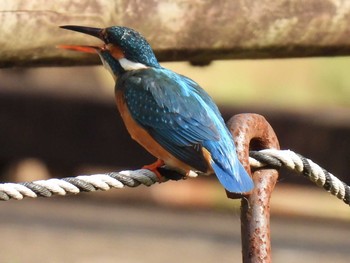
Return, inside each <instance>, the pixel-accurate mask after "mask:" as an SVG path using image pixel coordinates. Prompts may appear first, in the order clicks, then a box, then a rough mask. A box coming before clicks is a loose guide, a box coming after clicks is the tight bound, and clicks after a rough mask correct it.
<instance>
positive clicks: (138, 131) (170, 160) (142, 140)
mask: <svg viewBox="0 0 350 263" xmlns="http://www.w3.org/2000/svg"><path fill="white" fill-rule="evenodd" d="M116 101H117V107H118V110H119V112H120V114H121V116H122V119H123V121H124V123H125V126H126V129H127V130H128V132H129V133H130V135H131V138H133V139H134V140H135V141H137V142H138V143H139V144H141V145H142V146H143V147H144V148H145V149H146V150H147V151H148V152H149V153H151V154H152V155H153V156H155V157H156V158H158V159H160V160H163V161H164V163H166V164H167V165H169V166H171V167H174V168H175V169H180V170H182V171H184V172H188V171H189V170H194V169H193V168H192V167H190V166H189V165H187V164H185V163H184V162H182V161H180V160H179V159H177V158H176V157H174V156H173V155H172V154H171V153H169V152H168V151H167V150H165V149H164V148H163V147H162V146H161V145H160V144H159V143H158V142H156V141H155V140H154V139H153V138H152V137H151V136H150V135H149V133H148V132H147V131H146V130H145V129H143V128H142V127H141V126H140V125H138V124H137V123H136V121H135V120H134V119H133V118H132V117H131V114H130V112H129V109H128V107H127V105H126V103H125V101H124V96H123V94H122V92H121V91H117V92H116Z"/></svg>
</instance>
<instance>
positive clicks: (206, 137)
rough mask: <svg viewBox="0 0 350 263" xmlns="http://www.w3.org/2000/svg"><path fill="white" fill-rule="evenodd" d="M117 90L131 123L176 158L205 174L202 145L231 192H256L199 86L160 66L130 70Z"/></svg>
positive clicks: (119, 83) (218, 174)
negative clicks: (121, 96)
mask: <svg viewBox="0 0 350 263" xmlns="http://www.w3.org/2000/svg"><path fill="white" fill-rule="evenodd" d="M117 89H122V90H123V93H124V98H125V101H126V104H127V106H128V109H129V111H130V113H131V115H132V117H133V119H134V120H136V121H137V122H138V123H139V124H140V125H141V126H142V127H143V128H144V129H146V130H147V131H148V133H149V134H150V135H151V136H152V137H153V138H154V139H155V140H156V141H157V142H158V143H159V144H161V145H162V146H163V147H164V148H165V149H166V150H167V151H169V152H170V153H172V154H173V155H174V156H175V157H176V158H178V159H179V160H181V161H183V162H184V163H187V164H188V165H190V166H192V167H193V168H195V169H198V170H199V171H203V172H206V171H207V170H208V163H207V161H206V160H205V159H204V157H203V153H202V147H204V148H206V149H207V150H208V151H209V152H210V153H211V157H212V159H213V161H212V162H213V163H211V166H212V168H213V169H214V171H215V173H216V175H217V177H218V178H219V180H220V182H221V183H222V184H223V185H224V187H225V188H226V189H227V190H229V191H231V192H247V191H249V190H250V189H251V188H252V182H251V179H250V177H249V176H248V175H247V174H246V173H245V171H244V169H243V168H242V167H240V166H241V164H240V163H239V162H238V159H237V156H236V152H235V147H234V144H233V140H232V137H231V135H230V133H229V132H228V130H227V128H226V125H225V124H224V121H223V120H222V117H221V115H220V112H219V110H218V108H217V106H216V105H215V103H214V102H213V101H212V99H211V98H210V96H209V95H208V94H207V93H206V92H205V91H204V90H203V89H201V88H200V87H199V86H198V84H197V83H195V82H194V81H192V80H190V79H188V78H186V77H184V76H181V75H178V74H176V73H174V72H172V71H170V70H167V69H164V68H159V69H146V70H136V71H131V72H127V73H126V74H125V75H124V76H122V77H121V78H120V79H119V80H118V82H117ZM241 168H242V169H243V171H242V169H241Z"/></svg>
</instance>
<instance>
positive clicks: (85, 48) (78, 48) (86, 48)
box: [57, 45, 101, 53]
mask: <svg viewBox="0 0 350 263" xmlns="http://www.w3.org/2000/svg"><path fill="white" fill-rule="evenodd" d="M57 48H60V49H67V50H73V51H79V52H84V53H97V52H98V51H99V50H101V47H96V46H78V45H58V46H57Z"/></svg>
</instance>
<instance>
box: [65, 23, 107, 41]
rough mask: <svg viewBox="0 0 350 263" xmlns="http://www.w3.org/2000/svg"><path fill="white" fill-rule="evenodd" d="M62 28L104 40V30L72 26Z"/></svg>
mask: <svg viewBox="0 0 350 263" xmlns="http://www.w3.org/2000/svg"><path fill="white" fill-rule="evenodd" d="M60 28H63V29H68V30H72V31H76V32H80V33H83V34H87V35H90V36H94V37H97V38H99V39H101V40H103V36H102V31H103V29H102V28H96V27H87V26H72V25H67V26H60Z"/></svg>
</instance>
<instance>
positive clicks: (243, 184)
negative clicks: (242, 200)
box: [211, 159, 254, 193]
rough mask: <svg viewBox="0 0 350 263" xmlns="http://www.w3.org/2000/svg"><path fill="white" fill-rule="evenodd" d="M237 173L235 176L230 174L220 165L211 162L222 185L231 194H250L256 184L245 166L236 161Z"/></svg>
mask: <svg viewBox="0 0 350 263" xmlns="http://www.w3.org/2000/svg"><path fill="white" fill-rule="evenodd" d="M235 161H236V164H235V167H234V168H235V171H234V174H232V173H228V172H226V171H225V170H223V169H222V168H221V167H220V165H218V164H216V163H215V162H214V161H212V162H211V166H212V168H213V170H214V172H215V174H216V176H217V178H218V179H219V181H220V183H221V184H222V185H223V186H224V187H225V189H226V190H227V191H229V192H231V193H246V192H250V191H251V190H252V189H253V187H254V183H253V180H252V179H251V178H250V176H249V175H248V173H247V172H246V170H245V169H244V167H243V165H242V164H241V163H240V162H239V161H238V159H236V160H235Z"/></svg>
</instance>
